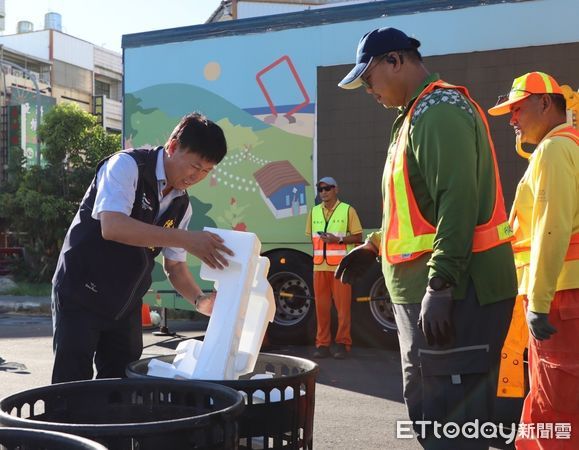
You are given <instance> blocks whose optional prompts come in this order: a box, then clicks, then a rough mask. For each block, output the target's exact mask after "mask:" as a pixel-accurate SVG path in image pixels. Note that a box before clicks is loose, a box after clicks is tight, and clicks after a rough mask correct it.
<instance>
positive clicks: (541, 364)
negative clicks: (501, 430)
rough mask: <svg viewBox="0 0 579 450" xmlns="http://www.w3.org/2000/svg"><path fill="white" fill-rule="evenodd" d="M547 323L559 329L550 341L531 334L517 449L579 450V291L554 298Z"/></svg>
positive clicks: (575, 290)
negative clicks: (526, 380)
mask: <svg viewBox="0 0 579 450" xmlns="http://www.w3.org/2000/svg"><path fill="white" fill-rule="evenodd" d="M549 322H550V323H551V325H553V326H554V327H555V328H556V329H557V332H556V333H555V334H553V335H552V336H551V338H550V339H547V340H545V341H537V340H536V339H534V338H533V336H532V335H531V334H529V378H530V382H531V386H530V391H529V393H528V395H527V397H526V398H525V403H524V405H523V414H522V417H521V425H520V428H519V434H518V437H517V441H516V443H515V445H516V448H517V450H531V449H532V450H535V449H538V450H572V449H573V450H577V449H579V289H569V290H566V291H559V292H557V293H556V294H555V297H554V299H553V302H552V303H551V310H550V311H549ZM531 433H532V434H531Z"/></svg>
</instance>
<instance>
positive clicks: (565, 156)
mask: <svg viewBox="0 0 579 450" xmlns="http://www.w3.org/2000/svg"><path fill="white" fill-rule="evenodd" d="M505 97H506V98H505ZM509 113H510V115H511V120H510V124H511V126H512V127H513V128H514V130H515V134H516V138H517V142H518V143H524V144H532V145H537V147H536V149H535V151H534V152H533V154H532V155H531V156H530V158H529V166H528V168H527V170H526V172H525V174H524V175H523V178H522V179H521V181H520V182H519V185H518V187H517V193H516V196H515V201H514V204H513V209H512V212H511V223H512V225H513V230H514V233H515V238H516V242H515V244H514V249H515V260H516V263H517V268H518V272H519V273H518V275H519V294H520V295H523V296H524V297H523V298H524V305H525V311H526V322H527V325H528V328H529V331H530V334H531V336H530V339H529V374H530V381H531V385H530V391H529V393H528V395H527V397H526V398H525V403H524V406H523V414H522V418H521V422H522V424H523V425H522V426H526V430H527V431H526V432H525V433H519V438H518V439H517V443H516V447H517V449H561V450H563V449H569V450H571V449H577V448H579V133H578V132H577V130H576V129H575V128H573V127H572V126H570V125H568V124H567V123H566V105H565V98H564V96H563V93H562V90H561V88H560V86H559V84H558V83H557V81H555V79H554V78H553V77H551V76H549V75H547V74H545V73H541V72H531V73H527V74H525V75H522V76H520V77H519V78H516V79H515V80H514V82H513V85H512V87H511V91H510V92H509V94H508V96H504V97H502V98H501V97H499V102H498V104H497V105H496V106H495V107H493V108H491V109H489V114H491V115H493V116H498V115H503V114H509ZM539 424H551V425H550V427H551V430H552V431H553V427H555V426H556V425H557V424H565V425H563V426H567V427H568V428H567V430H566V434H569V432H570V439H556V438H555V437H554V436H553V432H552V433H551V435H550V436H549V434H548V433H546V432H545V431H543V432H540V429H539V428H538V427H537V425H539ZM569 425H570V426H569ZM541 426H542V427H543V428H544V427H545V425H539V427H541ZM547 426H549V425H547Z"/></svg>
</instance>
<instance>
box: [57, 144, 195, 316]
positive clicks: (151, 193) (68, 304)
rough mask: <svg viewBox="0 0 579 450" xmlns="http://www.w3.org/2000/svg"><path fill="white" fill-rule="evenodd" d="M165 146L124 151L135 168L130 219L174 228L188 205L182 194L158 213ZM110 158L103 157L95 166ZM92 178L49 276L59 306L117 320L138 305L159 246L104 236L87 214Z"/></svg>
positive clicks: (93, 186)
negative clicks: (160, 161)
mask: <svg viewBox="0 0 579 450" xmlns="http://www.w3.org/2000/svg"><path fill="white" fill-rule="evenodd" d="M162 151H164V149H163V147H158V148H156V149H131V150H123V153H126V154H128V155H130V156H131V157H133V159H134V160H135V161H136V163H137V166H138V168H139V178H138V181H137V190H136V192H135V202H134V204H133V209H132V211H131V217H132V218H133V219H137V220H140V221H141V222H145V223H148V224H154V225H158V226H162V227H168V228H176V227H178V226H179V223H180V222H181V220H182V219H183V216H184V215H185V212H186V211H187V207H188V205H189V197H188V195H187V194H183V195H181V196H179V197H176V198H174V199H173V201H172V202H171V204H170V206H169V207H168V208H167V211H165V212H164V213H163V214H162V216H160V217H159V218H158V219H157V220H155V217H156V216H157V213H158V211H159V191H158V183H157V177H156V174H155V171H156V167H157V157H158V154H159V152H162ZM109 158H110V156H109V157H108V158H105V159H104V160H102V161H101V162H100V163H99V165H98V167H97V170H96V173H98V171H99V169H100V168H101V166H102V165H103V164H104V162H105V161H107V160H108V159H109ZM96 179H97V176H96V174H95V177H94V178H93V181H92V183H91V185H90V186H89V188H88V190H87V192H86V194H85V196H84V198H83V199H82V202H81V204H80V207H79V210H78V212H77V213H76V215H75V217H74V220H73V221H72V224H71V226H70V228H69V230H68V233H67V235H66V237H65V239H64V243H63V245H62V250H61V252H60V256H59V259H58V264H57V267H56V272H55V274H54V278H53V285H54V291H55V294H56V297H57V305H56V306H57V308H62V309H67V308H74V309H76V308H78V307H84V308H87V309H90V310H92V311H94V312H95V313H96V314H98V315H100V316H103V317H107V318H112V319H115V320H117V319H120V318H123V317H126V316H127V315H128V314H129V313H131V312H132V311H134V309H135V308H136V307H140V306H141V301H142V297H143V295H144V294H145V293H146V292H147V290H148V289H149V287H150V286H151V283H152V278H151V272H152V270H153V267H154V264H155V261H154V259H155V257H156V256H157V255H158V254H159V253H160V252H161V248H160V247H156V248H155V247H150V248H143V247H134V246H131V245H125V244H121V243H118V242H113V241H107V240H105V239H103V237H102V232H101V223H100V221H99V220H95V219H93V218H92V217H91V214H92V209H93V205H94V201H95V196H96V191H97V188H96Z"/></svg>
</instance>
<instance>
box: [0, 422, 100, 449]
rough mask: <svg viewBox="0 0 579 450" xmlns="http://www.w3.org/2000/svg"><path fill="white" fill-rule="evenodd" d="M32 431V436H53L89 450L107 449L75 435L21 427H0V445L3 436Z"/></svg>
mask: <svg viewBox="0 0 579 450" xmlns="http://www.w3.org/2000/svg"><path fill="white" fill-rule="evenodd" d="M30 431H32V432H33V433H34V434H36V435H40V434H42V435H46V436H51V437H52V436H53V437H60V438H64V439H68V440H70V441H71V442H72V443H77V444H85V445H86V446H87V448H90V449H91V450H107V448H106V447H105V446H104V445H102V444H100V443H98V442H96V441H93V440H91V439H88V438H85V437H82V436H77V435H75V434H69V433H63V432H62V431H53V430H43V429H33V428H22V427H0V444H1V443H2V442H1V438H2V435H3V434H6V435H8V434H10V433H12V432H14V433H27V432H30Z"/></svg>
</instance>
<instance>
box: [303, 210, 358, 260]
mask: <svg viewBox="0 0 579 450" xmlns="http://www.w3.org/2000/svg"><path fill="white" fill-rule="evenodd" d="M349 212H350V205H348V204H347V203H344V202H340V203H339V204H338V206H336V207H335V208H334V210H333V211H332V215H331V216H330V217H329V219H328V220H327V221H326V218H325V217H324V210H323V208H322V205H321V204H320V205H316V206H314V207H313V209H312V243H313V245H314V264H316V265H319V264H322V263H323V262H324V259H325V260H326V263H327V264H329V265H330V266H337V265H339V264H340V262H341V261H342V258H343V257H344V256H346V254H347V253H348V250H349V249H351V248H353V247H354V246H353V245H346V244H338V243H333V242H328V243H326V242H324V241H322V239H320V235H319V234H318V232H320V231H322V232H326V233H331V234H333V235H335V236H338V237H341V238H344V237H346V236H347V234H348V214H349Z"/></svg>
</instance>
